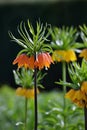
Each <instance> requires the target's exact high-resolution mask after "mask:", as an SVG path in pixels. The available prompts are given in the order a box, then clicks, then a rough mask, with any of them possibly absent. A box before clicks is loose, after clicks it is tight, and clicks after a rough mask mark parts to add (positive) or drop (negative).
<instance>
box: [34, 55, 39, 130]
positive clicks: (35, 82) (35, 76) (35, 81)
mask: <svg viewBox="0 0 87 130" xmlns="http://www.w3.org/2000/svg"><path fill="white" fill-rule="evenodd" d="M35 60H36V54H35ZM34 107H35V126H34V130H37V124H38V114H37V113H38V111H37V69H36V68H34Z"/></svg>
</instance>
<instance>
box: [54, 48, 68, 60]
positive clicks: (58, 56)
mask: <svg viewBox="0 0 87 130" xmlns="http://www.w3.org/2000/svg"><path fill="white" fill-rule="evenodd" d="M65 55H66V53H65V51H64V50H56V51H54V52H53V55H52V59H53V61H58V62H61V61H64V60H65Z"/></svg>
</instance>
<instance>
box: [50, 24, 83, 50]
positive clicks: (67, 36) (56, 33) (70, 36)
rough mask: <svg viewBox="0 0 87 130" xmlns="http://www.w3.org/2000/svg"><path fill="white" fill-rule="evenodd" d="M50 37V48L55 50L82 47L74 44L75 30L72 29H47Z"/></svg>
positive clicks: (76, 33) (76, 35)
mask: <svg viewBox="0 0 87 130" xmlns="http://www.w3.org/2000/svg"><path fill="white" fill-rule="evenodd" d="M49 32H50V34H51V37H52V44H51V45H52V47H53V48H54V49H57V50H68V49H75V50H76V49H77V48H82V47H84V45H83V44H81V43H78V42H76V40H77V38H78V32H77V29H76V28H74V27H65V26H63V27H62V28H58V27H53V28H51V29H49Z"/></svg>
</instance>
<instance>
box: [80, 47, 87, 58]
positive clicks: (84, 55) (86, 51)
mask: <svg viewBox="0 0 87 130" xmlns="http://www.w3.org/2000/svg"><path fill="white" fill-rule="evenodd" d="M79 57H83V58H85V59H86V60H87V49H83V50H82V51H81V53H80V54H79Z"/></svg>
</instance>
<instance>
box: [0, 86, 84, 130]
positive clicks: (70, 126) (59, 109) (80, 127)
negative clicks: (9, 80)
mask: <svg viewBox="0 0 87 130" xmlns="http://www.w3.org/2000/svg"><path fill="white" fill-rule="evenodd" d="M24 101H25V99H24V98H23V97H19V96H17V95H15V91H14V89H12V88H11V87H9V86H7V85H4V86H2V88H1V89H0V130H5V129H6V130H20V129H21V127H22V123H23V121H24V106H25V104H24ZM66 101H67V102H66V103H67V107H66V109H65V110H63V96H62V93H61V92H57V91H53V92H45V93H40V94H39V95H38V130H58V129H59V130H65V129H66V130H84V112H83V109H81V108H78V107H76V106H75V105H74V104H72V103H71V102H70V101H69V100H66ZM33 103H34V100H33V99H29V100H28V123H27V127H28V129H29V130H33V127H34V106H33ZM64 116H65V117H66V121H67V122H66V128H65V127H64V122H63V121H64V119H63V118H64ZM18 124H19V125H18Z"/></svg>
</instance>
